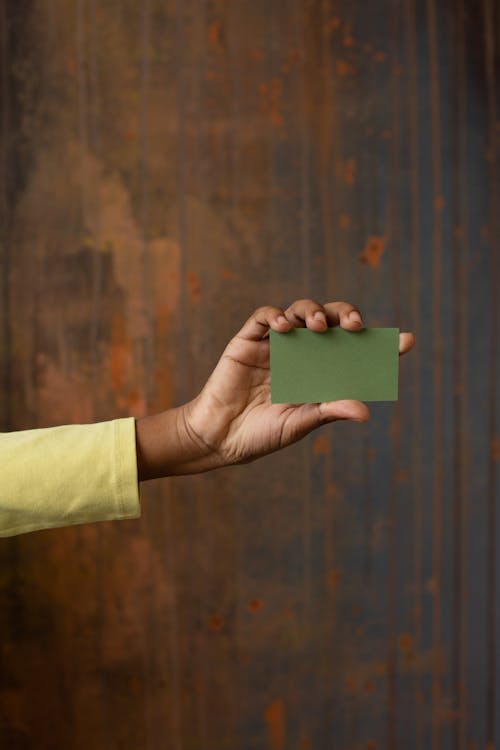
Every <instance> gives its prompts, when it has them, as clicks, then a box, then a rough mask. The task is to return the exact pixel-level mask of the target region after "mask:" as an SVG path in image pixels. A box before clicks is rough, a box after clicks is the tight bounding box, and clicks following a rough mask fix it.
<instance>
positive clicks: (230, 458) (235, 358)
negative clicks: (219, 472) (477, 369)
mask: <svg viewBox="0 0 500 750" xmlns="http://www.w3.org/2000/svg"><path fill="white" fill-rule="evenodd" d="M337 325H340V326H341V327H342V328H345V329H346V330H349V331H358V330H361V329H362V328H363V324H362V320H361V315H360V313H359V311H358V310H357V309H356V308H355V307H354V306H353V305H351V304H349V303H347V302H329V303H327V304H325V305H320V304H319V303H317V302H314V301H313V300H308V299H304V300H298V301H297V302H294V303H293V304H292V305H290V307H288V308H287V310H285V311H283V310H281V309H280V308H279V307H270V306H269V307H260V308H258V309H257V310H256V311H255V312H254V313H253V315H252V316H251V317H250V318H249V319H248V320H247V322H246V323H245V324H244V326H243V327H242V328H241V330H240V331H239V332H238V333H237V334H236V335H235V336H234V337H233V338H232V339H231V341H230V342H229V343H228V345H227V346H226V348H225V350H224V352H223V353H222V356H221V358H220V359H219V362H218V363H217V365H216V367H215V369H214V370H213V372H212V374H211V375H210V377H209V379H208V381H207V382H206V384H205V386H204V387H203V389H202V390H201V392H200V393H199V395H198V396H197V397H196V398H194V399H193V400H192V401H190V402H189V403H188V404H186V405H185V406H184V407H181V409H182V415H180V416H181V417H182V419H181V422H182V428H183V431H184V434H185V437H186V438H187V440H188V441H189V442H190V443H191V449H190V450H191V451H192V452H193V453H194V454H195V453H196V452H198V454H199V456H200V462H199V467H201V468H198V469H197V470H198V471H206V470H208V469H212V468H217V467H218V466H227V465H230V464H238V463H248V462H250V461H253V460H255V459H256V458H259V457H260V456H264V455H266V454H268V453H272V452H273V451H277V450H279V449H281V448H285V447H286V446H287V445H290V444H291V443H294V442H296V441H298V440H300V439H301V438H303V437H304V436H305V435H307V434H308V433H309V432H311V431H312V430H314V429H315V428H317V427H319V426H320V425H323V424H326V423H327V422H334V421H336V420H339V419H343V420H351V421H354V422H366V421H367V420H368V419H369V410H368V407H367V406H366V404H364V403H363V402H361V401H349V400H344V401H331V402H326V403H318V404H296V405H294V404H272V403H271V394H270V391H271V389H270V383H271V376H270V364H269V347H270V343H269V335H268V333H269V328H272V329H273V330H275V331H278V332H280V333H285V332H286V331H289V330H291V329H292V328H300V327H302V328H304V327H306V326H307V327H308V328H310V329H311V330H313V331H316V332H319V333H320V332H321V331H326V330H327V328H328V327H329V326H337ZM414 343H415V341H414V336H413V334H411V333H401V334H400V339H399V351H400V354H404V353H406V352H407V351H409V350H410V349H411V348H412V347H413V345H414ZM191 465H192V464H191ZM182 473H185V472H184V471H183V472H182Z"/></svg>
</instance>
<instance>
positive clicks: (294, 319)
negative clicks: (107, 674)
mask: <svg viewBox="0 0 500 750" xmlns="http://www.w3.org/2000/svg"><path fill="white" fill-rule="evenodd" d="M338 325H340V327H341V328H345V329H346V330H348V331H360V330H362V328H363V321H362V318H361V313H360V311H359V310H358V308H357V307H355V306H354V305H351V304H350V303H349V302H327V303H326V304H325V305H320V304H319V302H315V301H314V300H311V299H300V300H297V301H296V302H293V303H292V304H291V305H290V306H289V307H287V309H286V310H285V311H283V310H282V308H281V307H275V306H273V305H266V306H263V307H259V308H257V310H255V312H254V313H253V314H252V315H251V316H250V318H249V319H248V320H247V322H246V323H245V324H244V326H243V327H242V329H241V330H240V332H239V334H238V336H239V337H240V338H243V339H247V340H248V341H260V340H261V339H263V338H265V337H266V336H267V335H268V333H269V329H270V328H272V329H273V330H275V331H278V332H279V333H286V332H287V331H289V330H291V329H292V328H305V327H306V326H307V328H310V329H311V330H313V331H317V332H321V331H326V330H327V328H328V326H338ZM414 345H415V336H414V335H413V333H401V334H400V335H399V353H400V354H406V352H409V351H410V350H411V349H412V348H413V347H414Z"/></svg>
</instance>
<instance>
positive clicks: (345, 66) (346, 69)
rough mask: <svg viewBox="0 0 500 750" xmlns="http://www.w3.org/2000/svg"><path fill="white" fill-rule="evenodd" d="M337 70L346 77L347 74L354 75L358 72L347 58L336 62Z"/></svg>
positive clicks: (340, 75)
mask: <svg viewBox="0 0 500 750" xmlns="http://www.w3.org/2000/svg"><path fill="white" fill-rule="evenodd" d="M335 72H336V73H337V75H338V76H339V77H340V78H345V77H346V76H352V75H354V74H355V72H356V68H355V67H354V65H352V63H350V62H348V61H347V60H340V59H339V60H337V61H336V63H335Z"/></svg>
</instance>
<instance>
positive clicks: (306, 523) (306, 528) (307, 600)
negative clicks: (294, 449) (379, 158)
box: [296, 8, 312, 732]
mask: <svg viewBox="0 0 500 750" xmlns="http://www.w3.org/2000/svg"><path fill="white" fill-rule="evenodd" d="M298 16H299V19H300V8H299V11H298ZM299 26H300V20H299V21H298V23H297V25H296V39H297V48H298V49H299V50H300V51H301V53H302V54H301V61H302V64H301V71H300V82H301V97H300V109H299V117H300V120H301V122H300V207H301V211H300V215H301V237H300V248H301V264H300V272H301V279H302V287H301V289H302V290H301V293H300V294H301V296H302V297H312V290H311V261H310V239H309V229H310V196H309V150H308V141H307V133H306V89H305V85H306V81H305V66H306V54H307V48H306V46H305V45H304V43H303V39H301V38H300V37H299V35H298V30H299ZM311 445H312V443H311V440H310V439H306V440H303V441H302V464H303V471H302V477H303V486H302V493H303V515H302V519H303V555H304V574H303V595H304V608H303V613H304V619H303V624H302V625H303V631H302V632H303V641H304V643H306V644H308V645H309V640H310V633H311V628H312V610H311V578H312V574H311V497H312V493H311V484H312V477H311ZM305 658H306V659H309V658H312V654H311V652H310V649H309V648H308V649H307V652H306V654H305ZM308 707H309V704H308V703H306V705H305V711H304V716H303V719H302V725H303V726H304V727H305V728H306V729H307V732H309V731H310V730H309V727H310V725H311V719H310V711H309V710H308Z"/></svg>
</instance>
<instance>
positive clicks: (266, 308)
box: [254, 305, 281, 318]
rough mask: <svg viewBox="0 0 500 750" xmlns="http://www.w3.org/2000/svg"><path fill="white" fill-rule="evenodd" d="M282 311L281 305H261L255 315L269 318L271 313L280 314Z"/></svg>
mask: <svg viewBox="0 0 500 750" xmlns="http://www.w3.org/2000/svg"><path fill="white" fill-rule="evenodd" d="M280 313H281V310H280V308H279V307H274V306H273V305H262V306H261V307H258V308H257V309H256V311H255V313H254V315H255V317H264V318H268V317H270V316H271V315H274V314H277V315H279V314H280Z"/></svg>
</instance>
